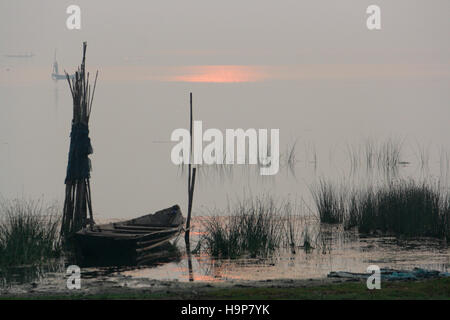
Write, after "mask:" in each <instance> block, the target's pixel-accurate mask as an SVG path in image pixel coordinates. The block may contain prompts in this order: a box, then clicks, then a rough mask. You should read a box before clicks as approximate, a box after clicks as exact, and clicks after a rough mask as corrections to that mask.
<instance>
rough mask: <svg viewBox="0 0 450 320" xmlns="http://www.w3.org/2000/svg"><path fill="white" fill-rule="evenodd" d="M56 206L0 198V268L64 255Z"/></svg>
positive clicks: (32, 201) (41, 202)
mask: <svg viewBox="0 0 450 320" xmlns="http://www.w3.org/2000/svg"><path fill="white" fill-rule="evenodd" d="M57 212H58V207H57V206H56V205H49V206H48V205H46V204H44V202H43V201H42V200H27V199H14V200H5V199H0V266H18V265H29V264H39V263H41V262H44V261H45V260H47V259H51V258H56V257H58V256H59V255H60V254H61V242H60V237H59V225H60V219H58V216H57Z"/></svg>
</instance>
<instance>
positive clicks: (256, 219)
mask: <svg viewBox="0 0 450 320" xmlns="http://www.w3.org/2000/svg"><path fill="white" fill-rule="evenodd" d="M229 207H230V206H229ZM288 210H292V206H291V205H289V204H287V203H278V202H277V201H275V200H274V199H273V198H272V197H270V196H261V197H257V198H250V199H246V200H243V201H240V202H238V203H237V204H235V205H234V206H233V207H232V208H229V209H228V212H229V213H230V215H228V216H226V215H224V214H215V215H210V216H208V217H207V218H206V219H205V220H204V221H203V229H204V234H203V236H202V237H201V239H200V241H201V242H202V247H204V248H205V249H206V251H207V252H208V253H209V254H210V255H211V256H214V257H219V258H238V257H242V256H249V257H251V258H255V257H265V256H268V255H270V254H271V253H273V252H274V251H275V250H276V249H277V248H279V247H280V246H282V245H283V244H285V243H292V238H291V239H288V238H290V237H293V235H292V234H291V235H290V233H289V232H286V231H287V230H290V231H291V233H292V232H293V231H294V230H295V229H294V227H293V226H286V223H288V224H289V223H294V219H285V217H286V216H287V214H289V215H292V212H290V211H288Z"/></svg>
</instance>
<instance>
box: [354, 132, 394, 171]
mask: <svg viewBox="0 0 450 320" xmlns="http://www.w3.org/2000/svg"><path fill="white" fill-rule="evenodd" d="M402 150H403V141H401V140H399V139H396V138H387V139H386V140H384V141H382V142H379V141H377V140H375V139H373V138H367V139H365V140H364V142H363V143H362V144H360V145H356V146H355V145H350V144H347V156H348V160H349V163H350V167H351V169H352V170H354V169H356V168H358V167H360V166H361V165H363V164H365V166H366V168H367V169H368V170H371V169H374V168H377V169H379V170H393V169H396V168H397V166H398V165H399V164H401V163H402V161H401V156H402Z"/></svg>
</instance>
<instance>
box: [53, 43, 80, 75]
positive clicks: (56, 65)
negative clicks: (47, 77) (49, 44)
mask: <svg viewBox="0 0 450 320" xmlns="http://www.w3.org/2000/svg"><path fill="white" fill-rule="evenodd" d="M74 77H75V75H73V74H72V75H69V78H71V79H73V78H74ZM52 79H53V80H55V81H57V80H66V79H67V77H66V75H65V74H60V73H59V69H58V61H56V50H55V58H54V61H53V72H52Z"/></svg>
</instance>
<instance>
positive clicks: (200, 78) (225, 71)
mask: <svg viewBox="0 0 450 320" xmlns="http://www.w3.org/2000/svg"><path fill="white" fill-rule="evenodd" d="M180 71H181V72H180V73H181V74H178V75H174V76H172V77H171V78H170V81H180V82H213V83H214V82H215V83H230V82H254V81H262V80H264V79H266V77H267V76H266V74H265V73H264V72H263V71H262V70H261V68H258V67H255V66H238V65H223V66H190V67H182V68H181V70H180Z"/></svg>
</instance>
